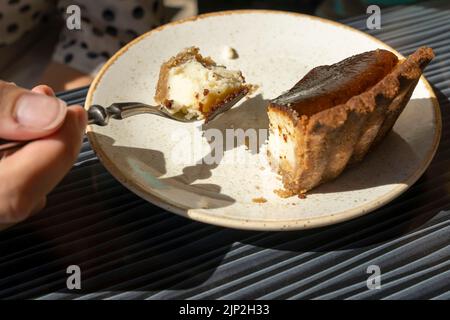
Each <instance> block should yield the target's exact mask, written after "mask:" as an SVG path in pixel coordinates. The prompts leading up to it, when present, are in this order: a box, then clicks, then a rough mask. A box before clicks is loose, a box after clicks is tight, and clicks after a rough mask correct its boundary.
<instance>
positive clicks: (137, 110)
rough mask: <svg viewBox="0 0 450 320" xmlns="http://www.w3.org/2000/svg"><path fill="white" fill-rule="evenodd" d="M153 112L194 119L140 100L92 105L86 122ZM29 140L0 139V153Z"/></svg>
mask: <svg viewBox="0 0 450 320" xmlns="http://www.w3.org/2000/svg"><path fill="white" fill-rule="evenodd" d="M244 96H245V93H242V94H240V95H238V96H236V97H234V98H233V99H230V100H228V101H226V102H225V104H224V105H223V106H222V107H221V108H219V109H216V110H215V111H213V112H212V113H210V114H208V116H207V117H206V119H205V122H209V121H211V120H213V119H214V118H216V117H217V116H218V115H219V114H222V113H223V112H225V111H227V110H228V109H230V108H231V107H232V106H234V105H235V104H236V103H237V102H238V101H239V100H241V99H242V98H243V97H244ZM145 113H148V114H153V115H156V116H160V117H164V118H168V119H171V120H175V121H179V122H193V121H196V119H195V118H192V119H186V118H185V117H184V115H183V114H178V113H175V114H173V113H171V112H169V111H168V110H167V109H166V108H165V107H164V106H152V105H148V104H145V103H140V102H119V103H113V104H112V105H110V106H109V107H106V108H105V107H103V106H100V105H92V106H90V107H89V108H88V110H87V115H88V124H89V125H98V126H106V125H108V123H109V122H110V119H116V120H122V119H125V118H129V117H132V116H136V115H139V114H145ZM28 142H30V141H8V140H2V139H0V155H1V153H2V152H4V151H7V150H12V149H17V148H19V147H21V146H23V145H25V144H27V143H28Z"/></svg>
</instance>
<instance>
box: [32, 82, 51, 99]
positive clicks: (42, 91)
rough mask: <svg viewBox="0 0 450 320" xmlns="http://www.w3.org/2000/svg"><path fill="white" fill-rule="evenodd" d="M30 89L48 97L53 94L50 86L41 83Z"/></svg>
mask: <svg viewBox="0 0 450 320" xmlns="http://www.w3.org/2000/svg"><path fill="white" fill-rule="evenodd" d="M31 91H33V92H36V93H40V94H45V95H46V96H49V97H54V96H55V91H53V89H52V88H50V87H49V86H47V85H45V84H41V85H39V86H36V87H34V88H33V89H31Z"/></svg>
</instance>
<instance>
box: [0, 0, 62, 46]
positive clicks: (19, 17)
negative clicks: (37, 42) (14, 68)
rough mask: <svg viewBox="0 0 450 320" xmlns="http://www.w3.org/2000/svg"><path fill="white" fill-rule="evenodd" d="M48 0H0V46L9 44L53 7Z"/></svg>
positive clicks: (40, 19)
mask: <svg viewBox="0 0 450 320" xmlns="http://www.w3.org/2000/svg"><path fill="white" fill-rule="evenodd" d="M54 5H55V2H54V1H49V0H0V46H5V45H7V44H11V43H13V42H15V41H17V40H18V39H20V37H22V36H23V35H24V34H26V33H27V32H29V31H30V30H31V29H33V27H35V26H36V25H38V24H40V23H41V22H42V17H44V16H46V15H48V14H49V13H51V12H52V10H53V9H54Z"/></svg>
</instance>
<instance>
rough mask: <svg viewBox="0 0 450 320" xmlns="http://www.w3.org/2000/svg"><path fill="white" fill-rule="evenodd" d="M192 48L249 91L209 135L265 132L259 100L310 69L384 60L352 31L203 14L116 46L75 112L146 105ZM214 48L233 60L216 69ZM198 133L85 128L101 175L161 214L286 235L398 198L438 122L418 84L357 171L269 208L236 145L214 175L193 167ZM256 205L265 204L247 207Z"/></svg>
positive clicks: (169, 126)
mask: <svg viewBox="0 0 450 320" xmlns="http://www.w3.org/2000/svg"><path fill="white" fill-rule="evenodd" d="M193 45H195V46H198V47H199V48H200V50H201V52H202V53H203V54H204V55H210V56H211V57H213V58H214V59H215V60H216V61H217V62H218V63H221V64H224V65H226V66H227V67H229V68H232V69H239V70H242V72H243V74H244V75H245V77H246V79H247V81H248V82H249V83H253V84H257V85H259V89H258V91H257V92H255V93H254V94H253V96H252V98H251V99H248V100H245V101H241V103H239V104H238V105H236V106H235V107H234V108H233V109H231V110H230V111H228V112H227V114H225V115H222V116H221V117H219V118H217V119H216V120H214V121H213V122H211V124H210V126H209V128H216V129H219V130H221V131H224V130H225V129H227V128H235V129H236V128H243V129H248V128H266V127H267V117H266V113H265V109H266V106H267V100H268V99H271V98H274V97H276V96H278V95H279V94H280V93H281V92H282V91H284V90H286V89H289V88H290V87H291V86H292V85H293V84H294V83H295V82H297V81H298V80H299V79H300V78H301V77H302V76H303V75H304V74H305V73H306V72H307V71H308V70H309V69H311V68H313V67H315V66H318V65H323V64H331V63H334V62H337V61H339V60H342V59H344V58H346V57H348V56H350V55H353V54H357V53H361V52H364V51H368V50H373V49H376V48H386V49H389V50H391V51H394V50H393V49H392V48H390V47H388V46H387V45H385V44H383V43H382V42H380V41H378V40H376V39H375V38H373V37H371V36H368V35H366V34H364V33H362V32H360V31H357V30H354V29H352V28H349V27H346V26H344V25H340V24H337V23H335V22H331V21H327V20H323V19H318V18H314V17H310V16H306V15H300V14H291V13H282V12H272V11H232V12H224V13H216V14H209V15H204V16H200V17H197V18H194V19H188V20H184V21H181V22H176V23H172V24H169V25H165V26H162V27H160V28H158V29H156V30H153V31H151V32H149V33H147V34H145V35H143V36H141V37H140V38H138V39H136V40H135V41H133V42H132V43H130V44H129V45H127V46H126V47H125V48H123V49H122V50H121V51H119V52H118V53H117V54H116V55H115V56H114V57H113V58H111V60H110V61H109V62H108V63H107V64H106V65H105V67H104V68H103V69H102V70H101V71H100V73H99V74H98V76H97V77H96V79H95V81H94V83H93V84H92V86H91V88H90V90H89V93H88V97H87V101H86V105H91V104H101V105H104V106H107V105H109V104H111V103H113V102H120V101H142V102H146V103H149V104H154V101H153V95H154V91H155V85H156V81H157V77H158V73H159V67H160V65H161V64H162V62H163V61H165V60H167V59H168V58H169V57H171V56H173V55H175V54H176V53H178V52H179V51H180V50H182V49H183V48H185V47H189V46H193ZM225 46H231V47H233V48H235V49H236V50H237V52H238V54H239V58H238V59H236V60H226V59H225V58H223V57H222V52H223V48H224V47H225ZM397 54H398V53H397ZM200 129H201V122H195V123H189V124H183V123H177V122H174V121H170V120H166V119H163V118H160V117H155V116H152V115H142V116H137V117H133V118H128V119H126V120H123V121H114V120H113V121H112V122H111V123H110V125H108V126H106V127H98V126H90V127H89V128H88V136H89V139H90V142H91V144H92V147H93V148H94V150H95V151H96V152H97V154H98V156H99V158H100V160H101V161H102V163H103V164H104V165H105V167H106V168H107V169H108V170H109V171H110V172H111V173H112V174H113V175H114V176H115V177H116V178H117V179H118V180H119V181H120V182H121V183H122V184H124V185H125V186H126V187H127V188H128V189H130V190H131V191H133V192H135V193H136V194H138V195H139V196H141V197H142V198H144V199H146V200H148V201H150V202H152V203H154V204H156V205H158V206H160V207H163V208H165V209H167V210H169V211H172V212H175V213H177V214H180V215H183V216H185V217H189V218H191V219H194V220H198V221H203V222H206V223H211V224H216V225H220V226H226V227H232V228H242V229H253V230H293V229H304V228H312V227H318V226H323V225H329V224H332V223H336V222H339V221H344V220H347V219H350V218H353V217H356V216H360V215H362V214H365V213H368V212H370V211H372V210H374V209H376V208H378V207H380V206H382V205H384V204H386V203H388V202H389V201H391V200H393V199H394V198H395V197H397V196H398V195H400V194H401V193H402V192H404V191H405V190H406V189H407V188H408V187H410V186H411V185H412V184H413V183H414V182H415V181H416V180H417V179H418V178H419V177H420V175H421V174H422V173H423V172H424V171H425V169H426V167H427V166H428V164H429V163H430V161H431V159H432V157H433V155H434V153H435V151H436V148H437V145H438V142H439V137H440V132H441V118H440V113H439V106H438V104H437V100H436V98H435V96H434V94H433V92H432V90H431V88H430V86H429V84H428V83H427V82H426V80H425V79H424V78H422V79H421V80H420V82H419V84H418V86H417V88H416V90H415V92H414V94H413V97H412V99H411V101H410V103H409V104H408V106H407V107H406V109H405V111H404V112H403V114H402V115H401V116H400V118H399V120H398V121H397V123H396V125H395V127H394V129H393V132H392V133H390V134H389V135H388V136H387V137H386V139H385V140H384V141H383V143H382V144H381V145H380V146H379V147H378V148H376V150H374V151H373V152H372V153H371V154H369V155H368V156H367V158H366V159H365V160H364V161H363V162H362V163H361V164H360V165H358V166H356V167H354V168H352V169H349V170H347V171H346V172H344V174H342V175H341V176H340V177H339V178H338V179H336V180H335V181H333V182H330V183H327V184H324V185H322V186H320V187H319V188H316V189H314V190H313V191H312V192H310V193H309V194H308V196H307V198H306V199H299V198H297V197H292V198H288V199H282V198H280V197H278V196H277V195H276V194H275V193H274V192H273V190H275V189H278V188H281V182H280V180H279V179H278V178H277V177H276V175H275V174H273V173H272V172H271V171H270V170H269V169H267V166H266V163H265V161H264V157H262V156H260V154H258V153H254V152H253V153H252V152H251V151H249V150H247V149H246V147H245V145H240V146H235V147H234V148H230V150H227V151H226V152H225V154H224V158H223V159H222V161H221V162H220V163H219V164H218V165H215V164H212V165H208V164H206V163H205V161H201V160H202V158H203V157H204V156H207V155H208V153H209V151H210V145H209V144H208V143H207V141H206V138H204V137H202V136H201V135H200V132H201V131H200ZM195 148H197V149H195ZM194 149H195V150H196V151H194ZM233 159H234V160H236V159H240V161H232V160H233ZM257 198H264V199H266V200H267V202H265V203H255V202H254V199H257Z"/></svg>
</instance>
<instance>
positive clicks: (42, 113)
mask: <svg viewBox="0 0 450 320" xmlns="http://www.w3.org/2000/svg"><path fill="white" fill-rule="evenodd" d="M66 113H67V106H66V103H65V102H64V101H62V100H60V99H57V98H55V97H50V96H47V95H43V94H39V93H35V92H31V91H28V90H25V89H22V88H19V87H17V86H16V85H14V84H12V83H7V82H4V81H0V138H3V139H8V140H32V139H37V138H41V137H45V136H48V135H50V134H52V133H53V132H55V131H56V130H58V129H59V127H60V126H61V125H62V124H63V122H64V119H65V117H66Z"/></svg>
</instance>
